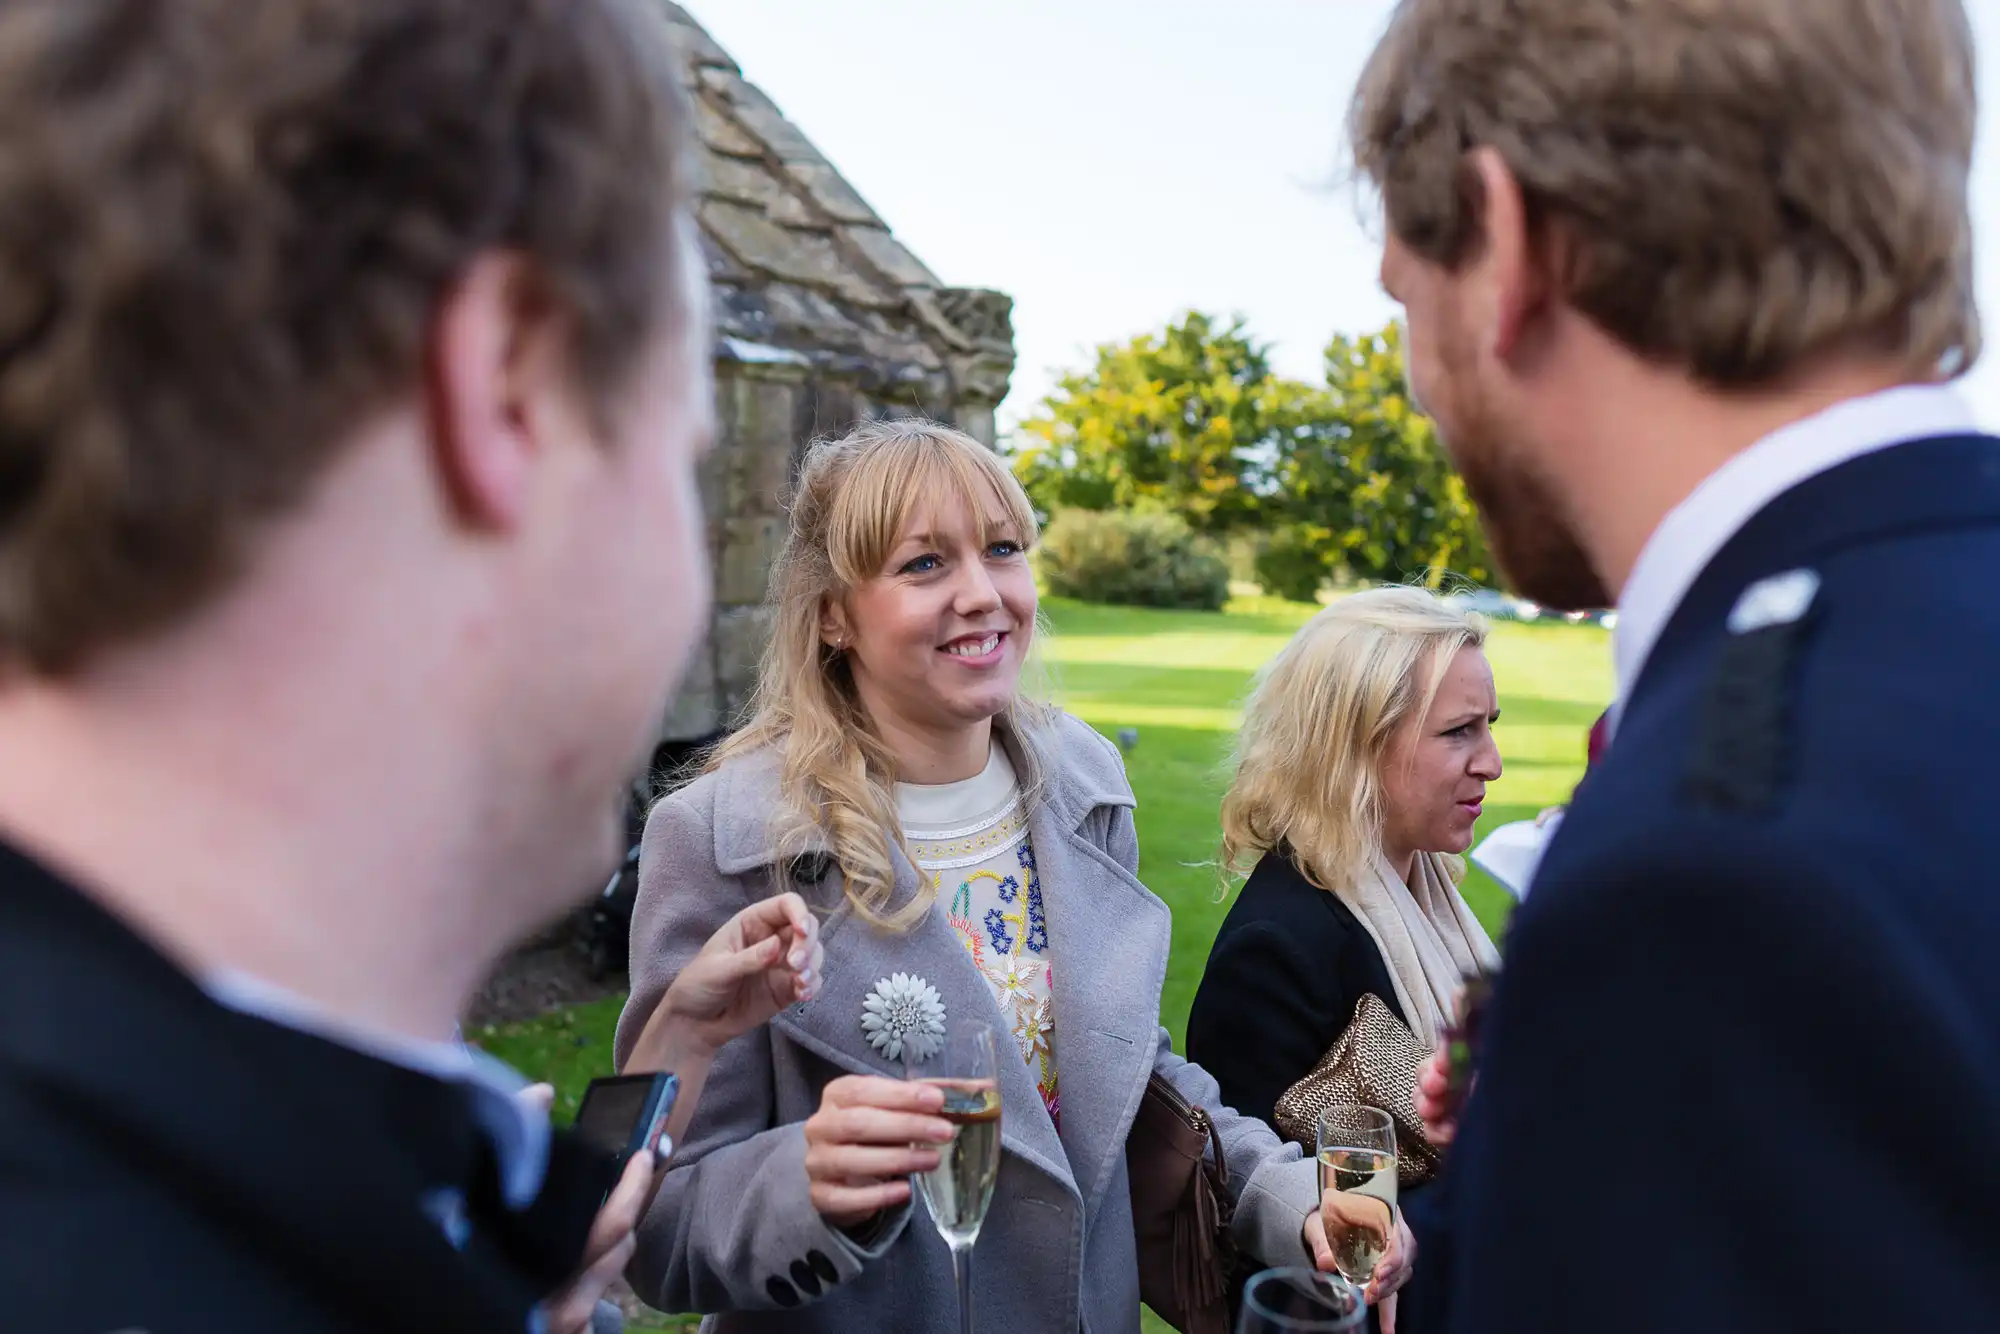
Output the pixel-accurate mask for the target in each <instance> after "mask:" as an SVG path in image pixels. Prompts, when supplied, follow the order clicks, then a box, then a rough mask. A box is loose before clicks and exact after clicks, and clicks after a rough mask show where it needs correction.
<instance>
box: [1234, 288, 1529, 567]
mask: <svg viewBox="0 0 2000 1334" xmlns="http://www.w3.org/2000/svg"><path fill="white" fill-rule="evenodd" d="M1325 364H1326V390H1325V393H1324V395H1323V396H1321V397H1319V398H1318V399H1316V400H1315V401H1313V402H1310V403H1306V404H1302V405H1300V409H1301V410H1300V411H1299V413H1298V416H1297V418H1296V420H1294V421H1292V422H1290V423H1288V425H1287V429H1286V430H1285V431H1284V436H1285V441H1286V444H1285V447H1284V448H1283V449H1282V450H1281V451H1280V453H1279V455H1278V459H1277V463H1276V467H1275V470H1274V479H1273V480H1274V482H1275V484H1276V487H1275V489H1276V493H1277V494H1276V498H1275V503H1274V504H1273V506H1272V509H1273V510H1275V511H1276V514H1275V515H1274V517H1280V516H1281V521H1282V522H1283V523H1285V524H1287V525H1289V526H1291V527H1293V528H1294V529H1295V530H1297V532H1298V534H1299V538H1298V539H1297V540H1302V541H1304V542H1305V543H1306V544H1308V545H1312V546H1317V547H1319V548H1320V549H1321V550H1322V551H1323V552H1324V554H1325V556H1326V559H1327V563H1328V565H1329V566H1334V565H1344V566H1345V567H1346V568H1347V569H1348V570H1349V571H1351V572H1352V573H1353V574H1354V575H1355V576H1357V577H1359V578H1362V579H1380V580H1390V581H1402V580H1405V579H1409V578H1412V577H1423V578H1425V579H1427V580H1428V581H1429V582H1430V583H1432V584H1433V585H1435V584H1437V583H1438V582H1439V581H1440V580H1441V579H1442V577H1443V575H1444V574H1445V573H1447V572H1450V573H1454V574H1458V575H1462V576H1464V577H1466V578H1468V579H1472V580H1474V581H1476V582H1480V583H1484V582H1487V581H1488V580H1490V579H1491V578H1492V573H1493V572H1492V560H1491V558H1490V557H1489V556H1488V554H1487V551H1486V543H1485V539H1484V537H1483V536H1482V535H1481V533H1480V531H1479V519H1478V515H1477V514H1476V513H1475V512H1474V510H1473V508H1472V502H1471V499H1470V497H1469V496H1468V495H1467V494H1466V490H1465V482H1464V480H1463V479H1462V478H1461V477H1459V475H1458V474H1457V472H1456V471H1454V470H1453V469H1452V467H1451V463H1450V460H1449V459H1448V458H1447V457H1446V455H1445V453H1444V450H1443V448H1442V446H1441V445H1440V444H1439V442H1438V438H1437V432H1436V431H1435V430H1434V429H1432V426H1431V423H1430V420H1429V419H1428V418H1426V417H1424V416H1423V415H1421V414H1420V413H1419V412H1418V411H1417V410H1416V408H1415V406H1414V405H1413V404H1412V403H1411V401H1410V397H1409V389H1408V386H1407V383H1406V382H1405V379H1404V373H1403V345H1402V331H1401V329H1400V327H1399V326H1397V325H1394V324H1391V325H1389V326H1387V327H1386V328H1383V329H1381V330H1378V331H1377V332H1375V333H1371V334H1363V335H1360V336H1356V337H1349V336H1347V335H1339V336H1336V337H1335V338H1334V339H1333V341H1332V342H1330V343H1328V344H1327V347H1326V353H1325Z"/></svg>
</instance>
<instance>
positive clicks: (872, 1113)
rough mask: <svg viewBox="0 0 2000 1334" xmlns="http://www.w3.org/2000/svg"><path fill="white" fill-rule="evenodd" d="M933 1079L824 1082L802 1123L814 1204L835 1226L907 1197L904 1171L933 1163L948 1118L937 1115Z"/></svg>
mask: <svg viewBox="0 0 2000 1334" xmlns="http://www.w3.org/2000/svg"><path fill="white" fill-rule="evenodd" d="M943 1106H944V1093H943V1091H942V1090H940V1089H939V1088H937V1087H936V1086H935V1085H932V1084H921V1083H911V1082H906V1081H904V1080H900V1079H884V1078H881V1077H879V1076H865V1075H849V1076H847V1077H845V1078H842V1079H836V1080H834V1081H833V1082H832V1083H831V1084H828V1085H827V1086H826V1088H825V1090H824V1091H823V1092H822V1093H821V1094H820V1103H819V1110H818V1111H817V1112H815V1113H813V1115H812V1118H811V1119H810V1120H808V1121H807V1122H806V1176H807V1177H808V1178H810V1179H811V1181H812V1202H813V1208H815V1209H817V1210H819V1213H820V1217H822V1218H824V1219H826V1221H827V1222H828V1223H830V1224H832V1225H833V1226H834V1227H838V1228H852V1227H855V1226H857V1225H859V1224H861V1223H865V1222H867V1221H868V1220H869V1219H870V1218H873V1217H874V1216H875V1215H876V1214H879V1213H881V1212H882V1211H883V1210H885V1209H893V1208H895V1207H897V1206H898V1205H900V1204H902V1203H903V1202H904V1201H905V1200H907V1199H909V1198H910V1181H909V1178H910V1174H911V1173H913V1172H928V1171H930V1170H931V1169H932V1168H933V1167H936V1166H937V1165H938V1153H939V1149H938V1147H937V1146H939V1145H943V1144H948V1143H950V1142H951V1136H952V1126H951V1122H949V1121H946V1120H945V1119H944V1118H942V1117H940V1116H938V1115H936V1113H937V1112H938V1110H939V1109H940V1108H942V1107H943Z"/></svg>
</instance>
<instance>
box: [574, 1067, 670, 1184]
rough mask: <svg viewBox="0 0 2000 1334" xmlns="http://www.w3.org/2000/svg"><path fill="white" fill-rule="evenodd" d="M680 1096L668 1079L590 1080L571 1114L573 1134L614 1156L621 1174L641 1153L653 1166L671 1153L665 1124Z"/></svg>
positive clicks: (660, 1076)
mask: <svg viewBox="0 0 2000 1334" xmlns="http://www.w3.org/2000/svg"><path fill="white" fill-rule="evenodd" d="M680 1091H681V1081H680V1080H678V1079H676V1078H675V1077H674V1076H672V1075H669V1074H657V1075H615V1076H612V1077H611V1078H608V1079H593V1080H591V1081H590V1087H589V1088H587V1089H585V1090H584V1091H583V1105H582V1106H580V1107H578V1108H577V1111H576V1132H577V1133H578V1134H579V1135H582V1136H583V1137H584V1138H585V1139H587V1140H589V1141H590V1142H591V1143H593V1144H595V1145H597V1146H598V1147H599V1148H601V1149H604V1150H605V1151H607V1152H609V1153H611V1154H613V1155H615V1156H616V1158H617V1159H618V1165H619V1167H620V1168H621V1169H622V1168H623V1167H624V1165H625V1163H626V1161H627V1160H628V1159H630V1158H631V1156H632V1155H633V1154H635V1153H637V1152H638V1151H639V1150H641V1149H650V1150H651V1151H652V1153H653V1156H654V1160H655V1161H656V1162H657V1161H659V1160H661V1159H664V1158H666V1157H667V1155H669V1154H671V1153H672V1152H673V1151H674V1146H673V1142H672V1140H670V1139H669V1138H668V1137H667V1133H666V1132H667V1120H668V1118H669V1117H671V1116H672V1115H673V1114H674V1099H675V1098H677V1097H678V1096H680Z"/></svg>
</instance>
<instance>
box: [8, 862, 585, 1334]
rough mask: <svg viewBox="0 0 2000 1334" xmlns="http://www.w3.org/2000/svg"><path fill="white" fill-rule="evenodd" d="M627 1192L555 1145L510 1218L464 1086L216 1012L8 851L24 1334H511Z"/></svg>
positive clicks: (16, 1284)
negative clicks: (444, 1210)
mask: <svg viewBox="0 0 2000 1334" xmlns="http://www.w3.org/2000/svg"><path fill="white" fill-rule="evenodd" d="M614 1176H615V1172H614V1170H613V1168H612V1165H611V1164H610V1163H609V1161H608V1160H607V1159H605V1158H604V1157H602V1156H601V1155H598V1154H597V1153H596V1152H595V1151H594V1150H591V1149H589V1148H587V1147H585V1146H582V1145H580V1144H579V1143H577V1142H576V1141H574V1140H572V1139H571V1138H570V1137H569V1136H567V1135H560V1136H557V1138H556V1141H555V1143H554V1146H553V1148H552V1151H551V1158H550V1166H549V1174H548V1179H547V1182H546V1183H545V1186H544V1189H543V1192H542V1196H541V1198H540V1199H539V1200H538V1201H536V1202H535V1204H534V1205H532V1206H531V1207H530V1208H529V1209H527V1210H525V1211H523V1212H521V1213H512V1212H510V1211H508V1210H507V1209H506V1208H505V1207H504V1205H502V1204H501V1203H500V1202H499V1196H498V1183H497V1175H496V1173H495V1171H494V1168H493V1161H492V1155H491V1151H490V1148H489V1146H488V1141H487V1139H486V1137H485V1135H484V1134H483V1133H482V1132H481V1131H480V1129H479V1127H478V1124H477V1122H476V1121H475V1119H474V1116H473V1113H472V1110H471V1105H470V1099H469V1095H468V1093H467V1091H466V1090H465V1089H464V1088H463V1087H462V1086H460V1085H456V1084H452V1083H448V1082H444V1081H440V1080H436V1079H433V1078H430V1077H428V1076H425V1075H421V1074H417V1073H415V1072H413V1071H410V1070H406V1069H404V1068H402V1067H400V1066H396V1065H392V1064H388V1063H385V1062H382V1061H379V1060H375V1059H373V1058H371V1057H368V1056H364V1055H361V1054H360V1053H358V1052H356V1051H353V1050H350V1049H348V1048H346V1047H342V1046H339V1045H337V1044H334V1043H330V1042H326V1041H322V1040H320V1039H318V1038H315V1037H311V1036H308V1035H306V1034H304V1033H300V1032H298V1031H295V1030H293V1029H289V1028H285V1027H281V1026H279V1025H276V1024H271V1023H267V1022H265V1021H263V1020H260V1019H254V1018H251V1017H249V1016H247V1015H243V1014H239V1013H237V1012H235V1011H233V1010H230V1009H227V1008H225V1007H223V1006H220V1005H218V1004H216V1003H214V1002H213V1001H211V1000H210V999H209V997H208V996H207V994H206V993H205V992H203V991H202V990H201V989H200V988H199V987H198V986H197V985H195V983H194V982H193V981H192V980H191V979H189V978H188V977H187V976H186V975H184V974H183V973H181V972H180V971H179V970H177V969H176V968H175V967H173V966H172V965H171V964H169V963H168V962H167V961H166V960H165V959H164V958H163V957H161V955H159V954H158V953H157V952H155V951H154V950H153V949H152V948H150V947H149V946H148V945H147V944H145V943H144V942H142V941H141V940H140V939H139V938H138V937H137V936H135V935H134V934H133V933H132V932H130V931H129V930H127V929H126V928H125V927H124V926H123V925H122V924H120V923H119V922H118V921H116V920H115V919H113V918H112V917H111V916H109V915H108V914H106V913H105V912H103V911H101V910H100V909H99V908H98V907H96V906H95V905H94V904H93V903H92V902H91V901H90V900H88V899H86V898H84V897H83V896H82V895H80V894H78V893H77V892H75V891H74V890H73V889H71V888H70V887H68V886H66V885H64V884H62V883H60V882H59V881H57V880H56V879H54V878H53V877H51V876H49V875H48V874H46V873H45V872H44V871H43V870H41V869H40V868H39V867H37V866H35V865H34V864H32V863H30V862H29V861H27V860H25V859H23V858H21V857H20V856H18V855H17V854H15V853H14V852H12V851H10V850H8V849H7V848H5V847H4V846H0V1327H4V1328H5V1329H6V1330H7V1331H8V1334H57V1332H58V1331H63V1332H65V1334H71V1332H73V1334H85V1332H89V1334H102V1332H103V1331H108V1330H145V1331H147V1332H148V1334H234V1332H235V1331H242V1332H243V1334H276V1332H277V1331H283V1332H284V1334H334V1332H336V1331H340V1332H343V1334H344V1332H350V1331H351V1332H354V1334H360V1332H361V1331H366V1332H367V1334H386V1332H388V1331H407V1332H408V1334H446V1331H462V1332H463V1334H474V1332H475V1331H476V1332H477V1334H496V1332H502V1331H504V1332H505V1334H514V1332H515V1331H520V1330H524V1329H526V1328H527V1325H528V1320H529V1318H530V1314H531V1312H532V1310H533V1308H534V1306H535V1304H536V1302H537V1301H538V1300H539V1299H540V1298H541V1297H542V1296H544V1295H546V1294H547V1293H549V1292H550V1291H552V1290H553V1289H554V1288H555V1287H557V1286H558V1285H559V1284H560V1283H561V1282H562V1280H563V1279H564V1278H565V1277H566V1276H567V1275H568V1274H569V1273H570V1272H571V1271H572V1270H573V1269H574V1267H575V1265H576V1262H577V1260H578V1259H579V1257H580V1256H581V1254H582V1249H583V1240H584V1236H585V1234H586V1232H587V1230H588V1227H589V1224H590V1221H591V1219H592V1217H593V1216H594V1214H595V1212H596V1208H597V1203H598V1201H599V1200H600V1199H601V1198H602V1196H603V1192H604V1190H605V1188H606V1187H607V1186H608V1185H609V1184H610V1183H611V1182H612V1180H613V1179H614ZM440 1190H451V1191H455V1192H457V1193H458V1195H460V1196H461V1197H463V1199H464V1200H465V1202H466V1205H467V1211H468V1213H469V1215H470V1219H469V1221H470V1224H471V1226H470V1234H469V1236H467V1237H466V1238H465V1241H464V1248H463V1249H462V1250H460V1249H455V1248H454V1247H453V1245H452V1244H451V1243H450V1242H448V1241H447V1240H446V1237H445V1233H444V1230H443V1228H442V1227H440V1226H439V1224H438V1223H436V1222H434V1221H433V1217H434V1216H435V1214H434V1213H431V1212H427V1211H426V1208H425V1206H424V1204H423V1203H422V1202H423V1201H425V1200H426V1199H427V1198H428V1199H430V1200H432V1201H435V1200H436V1199H437V1198H438V1194H437V1193H438V1192H439V1191H440Z"/></svg>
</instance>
